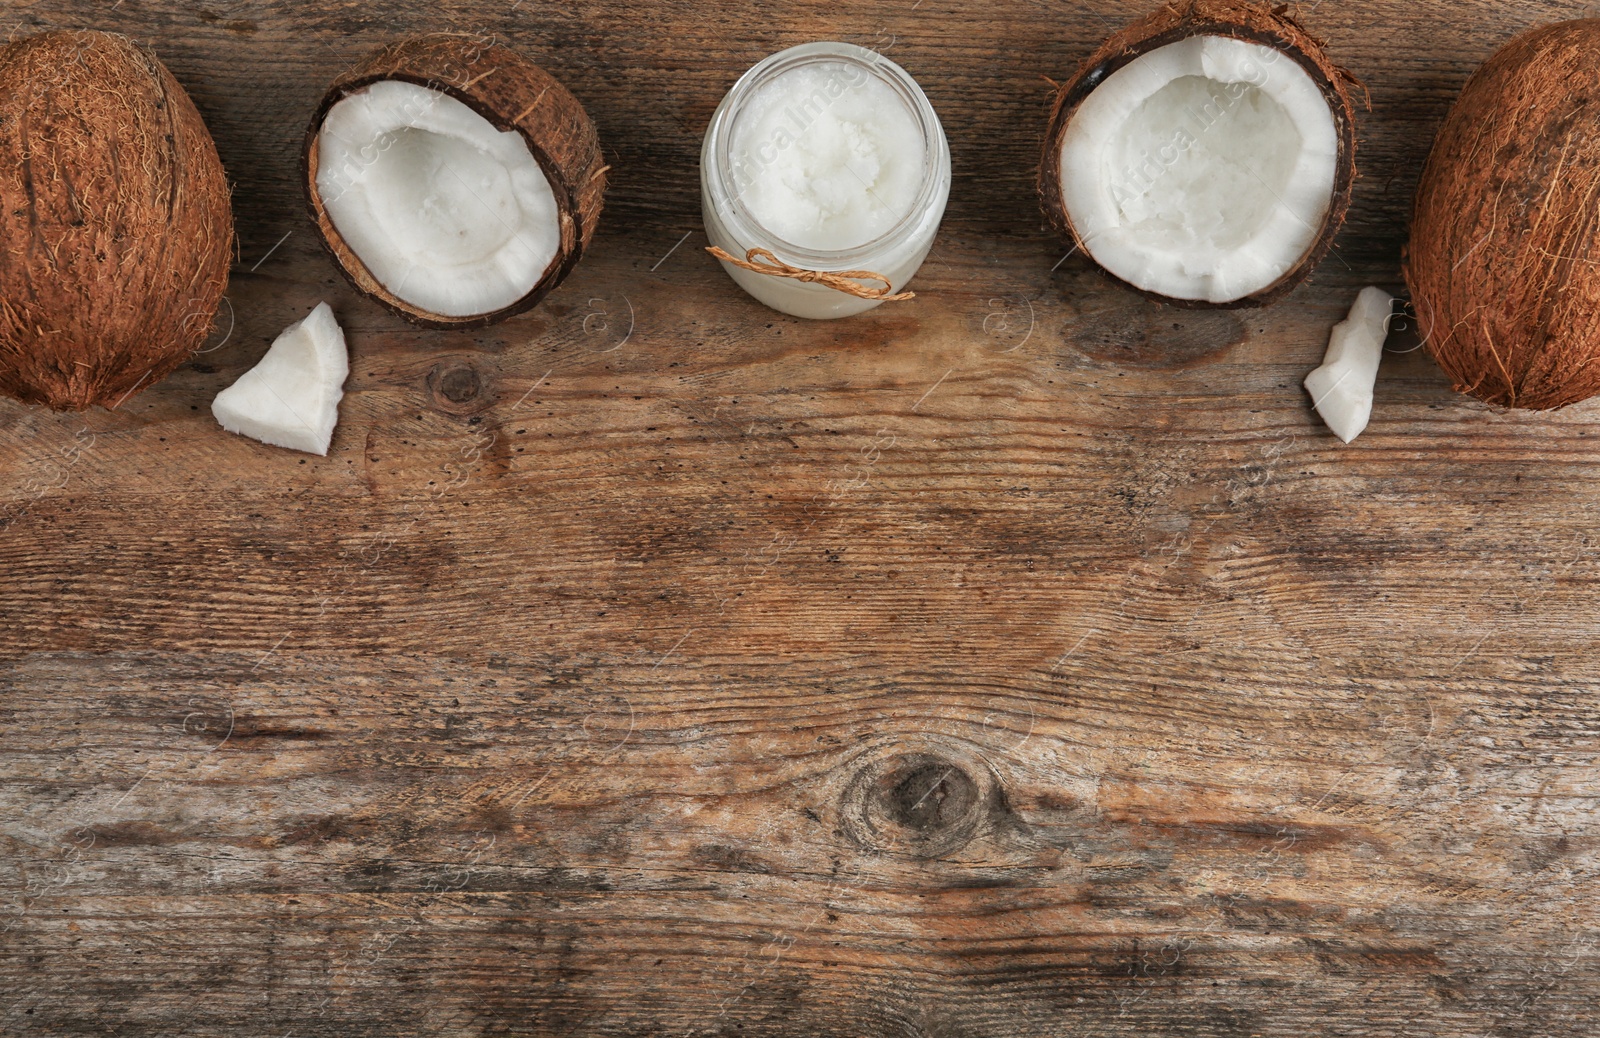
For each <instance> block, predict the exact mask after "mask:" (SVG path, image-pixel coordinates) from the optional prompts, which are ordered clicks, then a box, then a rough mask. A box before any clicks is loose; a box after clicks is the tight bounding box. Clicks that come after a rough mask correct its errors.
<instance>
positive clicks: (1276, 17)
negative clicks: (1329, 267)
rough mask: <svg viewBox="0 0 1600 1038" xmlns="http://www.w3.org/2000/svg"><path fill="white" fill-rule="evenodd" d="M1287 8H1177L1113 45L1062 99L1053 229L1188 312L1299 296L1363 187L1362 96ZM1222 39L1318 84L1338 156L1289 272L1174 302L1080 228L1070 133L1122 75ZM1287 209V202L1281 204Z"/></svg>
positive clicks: (1046, 157)
mask: <svg viewBox="0 0 1600 1038" xmlns="http://www.w3.org/2000/svg"><path fill="white" fill-rule="evenodd" d="M1286 11H1287V8H1286V7H1276V8H1274V7H1271V6H1268V5H1266V4H1262V3H1250V2H1245V0H1174V2H1170V3H1167V4H1165V5H1164V6H1162V7H1161V8H1159V9H1158V10H1156V11H1155V12H1153V13H1152V14H1150V15H1148V16H1146V17H1145V18H1142V19H1140V20H1139V21H1137V22H1134V23H1133V24H1132V25H1129V26H1128V27H1127V28H1125V29H1123V30H1122V31H1121V32H1119V33H1117V34H1116V35H1115V36H1113V37H1111V38H1110V39H1109V40H1107V41H1106V42H1105V43H1104V44H1103V45H1102V46H1101V47H1100V48H1099V49H1098V50H1097V51H1095V52H1094V53H1093V54H1092V55H1090V57H1089V58H1088V59H1087V60H1086V61H1084V62H1083V64H1082V65H1080V66H1079V67H1078V70H1077V72H1076V73H1074V75H1073V76H1072V78H1071V79H1069V80H1068V81H1067V83H1066V84H1065V85H1063V86H1062V87H1060V89H1059V90H1058V91H1057V93H1056V99H1055V107H1054V110H1053V111H1052V114H1051V117H1050V123H1049V128H1048V130H1047V132H1046V134H1045V141H1044V154H1043V157H1042V160H1041V162H1040V166H1039V178H1038V190H1039V198H1040V203H1041V205H1042V207H1043V209H1044V213H1045V216H1046V217H1047V218H1048V219H1049V221H1050V222H1051V224H1052V225H1053V226H1054V227H1055V228H1056V229H1057V230H1059V231H1060V232H1061V233H1062V234H1064V235H1066V236H1067V237H1068V238H1069V239H1070V240H1071V241H1072V243H1073V245H1074V247H1075V249H1074V251H1076V250H1078V249H1081V250H1083V252H1084V253H1085V254H1086V255H1087V256H1089V258H1090V259H1091V260H1095V261H1096V262H1097V263H1100V265H1101V267H1102V269H1103V270H1105V273H1106V274H1107V276H1109V277H1111V278H1112V279H1113V280H1116V281H1119V282H1121V283H1123V284H1125V285H1128V287H1131V288H1133V289H1134V290H1135V291H1138V292H1140V293H1141V294H1143V295H1145V296H1148V297H1151V298H1154V299H1158V300H1161V301H1162V302H1166V303H1171V304H1174V305H1178V306H1186V307H1215V308H1220V309H1240V308H1249V307H1259V306H1264V305H1266V304H1268V303H1270V302H1273V301H1275V300H1277V299H1278V298H1280V297H1281V296H1283V295H1285V294H1287V293H1288V292H1290V291H1292V290H1293V289H1294V288H1295V287H1296V286H1297V285H1299V284H1300V283H1301V282H1302V281H1304V280H1305V279H1306V278H1307V277H1309V276H1310V275H1311V273H1312V272H1313V271H1314V270H1315V269H1316V267H1317V264H1318V263H1320V262H1321V260H1322V259H1323V258H1324V257H1325V256H1326V255H1327V254H1328V251H1329V249H1331V248H1332V247H1333V242H1334V238H1335V236H1336V235H1337V234H1338V231H1339V228H1340V227H1341V226H1343V224H1344V219H1345V215H1346V213H1347V212H1348V210H1349V208H1350V195H1351V191H1352V189H1353V187H1354V184H1355V180H1356V166H1355V153H1356V117H1355V104H1354V101H1353V100H1352V97H1351V89H1352V88H1355V89H1358V90H1359V89H1360V84H1359V83H1357V81H1356V79H1355V77H1354V76H1352V75H1351V74H1350V73H1349V72H1348V71H1346V70H1345V69H1343V68H1341V67H1340V66H1338V65H1336V64H1335V63H1334V62H1333V61H1332V60H1330V59H1329V57H1328V55H1327V53H1326V52H1325V51H1324V49H1323V45H1322V43H1321V42H1320V41H1319V40H1317V39H1316V38H1314V37H1313V36H1312V35H1311V34H1310V33H1308V32H1307V31H1306V30H1305V29H1304V28H1302V27H1301V25H1300V24H1299V23H1298V22H1296V21H1295V20H1294V19H1293V18H1292V17H1290V16H1289V15H1288V14H1287V13H1286ZM1201 36H1221V37H1226V38H1228V39H1231V40H1240V41H1245V42H1248V43H1254V44H1260V45H1262V46H1265V47H1268V48H1271V49H1272V50H1273V51H1275V52H1277V53H1278V54H1280V55H1282V56H1283V57H1287V58H1289V59H1290V60H1291V61H1293V62H1294V63H1295V64H1296V65H1297V66H1299V68H1301V69H1302V70H1304V72H1305V73H1306V75H1307V76H1308V77H1309V78H1310V80H1311V82H1312V83H1313V84H1314V86H1315V89H1316V91H1317V92H1319V93H1320V95H1321V99H1322V101H1323V102H1324V103H1325V104H1326V105H1327V108H1328V112H1329V115H1330V116H1331V118H1332V123H1333V136H1334V138H1335V140H1336V149H1337V154H1336V155H1335V156H1334V157H1333V163H1334V169H1333V175H1332V176H1331V177H1330V178H1329V182H1330V191H1329V192H1328V194H1327V196H1326V198H1327V206H1326V211H1325V215H1324V216H1323V217H1322V218H1321V220H1320V221H1319V223H1318V225H1316V226H1314V227H1313V228H1312V232H1314V233H1311V234H1308V238H1309V244H1307V245H1306V246H1305V248H1304V250H1303V252H1299V253H1296V254H1294V255H1293V256H1290V257H1289V258H1288V262H1287V263H1285V264H1283V266H1284V268H1285V269H1284V272H1283V273H1282V274H1281V275H1280V276H1278V277H1276V278H1275V279H1273V280H1271V282H1270V283H1269V284H1267V285H1265V287H1262V288H1259V289H1257V290H1254V291H1250V292H1248V293H1246V294H1244V295H1242V296H1239V297H1237V298H1232V299H1224V300H1209V299H1201V298H1184V297H1175V296H1173V295H1170V294H1166V293H1163V292H1161V291H1155V290H1152V289H1149V288H1144V287H1141V286H1139V285H1135V284H1131V283H1130V282H1129V281H1127V280H1126V279H1125V278H1123V277H1119V276H1118V275H1116V274H1114V273H1112V272H1111V271H1110V270H1106V269H1105V265H1104V263H1103V262H1101V261H1100V260H1099V259H1098V258H1097V257H1096V256H1095V251H1094V248H1093V247H1092V246H1093V242H1091V241H1090V240H1089V238H1090V236H1088V235H1086V234H1084V233H1083V231H1082V229H1080V228H1079V227H1077V226H1075V225H1074V221H1073V219H1072V217H1071V216H1070V215H1069V206H1068V204H1067V200H1066V199H1065V198H1064V197H1063V187H1062V174H1063V164H1062V149H1063V143H1064V142H1065V141H1066V139H1067V135H1068V130H1069V127H1070V126H1071V125H1072V123H1073V119H1074V117H1075V116H1076V115H1078V113H1079V111H1080V109H1081V108H1082V107H1083V105H1084V103H1085V101H1087V100H1088V99H1089V97H1090V95H1092V94H1093V93H1094V92H1095V91H1096V90H1097V89H1100V88H1101V87H1102V86H1103V85H1104V84H1105V83H1106V81H1107V80H1108V79H1110V78H1111V77H1112V76H1113V75H1114V74H1115V73H1117V72H1119V71H1121V70H1122V69H1124V68H1125V67H1127V66H1129V65H1131V64H1132V63H1134V62H1135V61H1136V60H1138V59H1140V58H1143V57H1145V56H1147V55H1150V54H1151V53H1152V52H1154V51H1157V50H1160V49H1162V48H1165V47H1169V46H1170V45H1173V44H1176V43H1180V42H1183V41H1185V40H1189V39H1191V38H1193V37H1201ZM1280 201H1281V200H1280Z"/></svg>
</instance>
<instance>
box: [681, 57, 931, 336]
mask: <svg viewBox="0 0 1600 1038" xmlns="http://www.w3.org/2000/svg"><path fill="white" fill-rule="evenodd" d="M701 183H702V189H703V199H704V206H705V219H706V231H707V234H708V236H709V237H710V240H711V243H712V244H713V245H715V246H717V247H718V248H721V249H723V250H724V251H726V252H727V253H728V254H730V255H732V256H734V257H737V258H741V259H743V258H745V257H746V256H747V255H748V252H749V250H750V249H752V248H760V249H766V250H768V251H770V252H771V253H772V254H773V255H774V256H775V257H777V262H779V263H782V264H785V265H787V266H788V267H790V268H793V269H797V270H805V271H824V272H838V271H850V270H855V271H860V270H870V271H872V272H874V273H877V274H881V275H883V278H884V279H885V281H887V282H888V286H887V289H886V291H885V292H884V294H892V293H897V292H899V291H901V289H902V288H904V286H905V284H906V283H907V282H908V281H910V280H911V277H912V275H913V274H915V273H916V271H917V268H918V267H920V266H921V265H922V261H923V259H924V258H925V257H926V256H927V253H928V249H929V248H930V247H931V245H932V243H933V236H934V234H935V232H936V231H937V230H938V226H939V221H940V219H941V218H942V217H943V214H944V205H945V200H946V199H947V197H948V195H949V190H950V155H949V147H948V145H947V143H946V141H945V137H944V131H943V129H942V127H941V126H940V125H939V120H938V117H937V115H935V114H934V112H933V109H932V106H931V105H929V104H928V100H927V98H926V96H924V95H923V93H922V91H921V89H920V88H918V87H917V85H916V83H915V81H913V80H912V79H911V77H910V76H908V75H907V74H906V73H905V71H904V70H903V69H901V68H900V67H899V66H898V65H895V64H894V63H893V62H891V61H888V60H887V59H885V58H883V57H882V56H880V55H878V54H875V53H873V52H871V51H868V50H865V49H863V48H861V47H855V46H851V45H849V44H840V43H814V44H806V45H804V46H801V47H795V48H791V49H790V50H787V51H783V52H782V53H779V54H775V55H773V56H772V57H770V58H768V59H766V60H765V61H763V62H761V63H760V64H758V65H757V66H755V68H753V69H751V70H750V71H749V72H748V73H746V74H745V76H744V77H743V78H742V79H740V81H739V82H738V83H737V84H735V86H734V88H733V89H732V90H731V91H729V93H728V96H727V97H726V98H724V99H723V102H722V105H721V107H720V108H718V110H717V114H716V115H715V116H714V117H713V118H712V122H711V127H710V129H709V130H708V131H707V133H706V142H705V147H704V149H703V151H702V156H701ZM723 265H724V267H725V268H726V269H727V270H728V272H729V274H730V275H732V276H733V278H734V280H735V281H736V282H738V284H739V285H740V286H741V287H743V288H744V289H745V290H746V291H747V292H749V293H750V294H751V295H753V296H755V297H756V298H757V299H759V300H761V301H762V302H763V303H766V304H767V305H768V306H771V307H773V308H774V309H777V310H781V311H783V312H785V313H789V314H794V315H795V316H799V317H819V318H827V317H844V316H848V315H850V314H856V313H860V312H862V311H864V310H867V309H870V308H871V307H873V306H876V305H878V303H879V302H880V301H881V300H879V299H875V298H862V297H860V296H858V295H854V294H851V293H849V292H846V291H841V290H840V289H838V288H835V287H828V286H826V285H821V284H815V283H807V282H805V281H802V280H798V279H794V278H783V277H776V276H773V275H771V274H764V273H758V272H755V271H750V270H746V269H743V268H741V267H739V266H737V265H735V264H731V263H726V262H724V264H723ZM858 280H859V283H860V284H861V285H862V286H863V287H865V288H869V289H874V288H882V287H883V283H882V282H873V281H870V280H862V279H858Z"/></svg>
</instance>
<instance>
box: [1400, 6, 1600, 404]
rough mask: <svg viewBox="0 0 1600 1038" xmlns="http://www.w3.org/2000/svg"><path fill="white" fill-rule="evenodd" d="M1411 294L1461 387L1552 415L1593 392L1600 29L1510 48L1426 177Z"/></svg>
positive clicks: (1566, 30) (1409, 264) (1467, 103)
mask: <svg viewBox="0 0 1600 1038" xmlns="http://www.w3.org/2000/svg"><path fill="white" fill-rule="evenodd" d="M1405 277H1406V284H1407V286H1408V287H1409V288H1410V290H1411V298H1412V303H1413V305H1414V306H1415V308H1416V312H1417V320H1418V325H1419V328H1420V330H1421V332H1422V334H1423V335H1424V336H1425V338H1424V342H1425V343H1426V345H1427V349H1428V352H1429V353H1430V354H1432V355H1433V358H1434V359H1435V360H1437V361H1438V362H1439V366H1440V367H1441V368H1443V369H1444V370H1445V373H1446V374H1448V375H1449V376H1450V379H1451V381H1452V382H1453V383H1454V384H1455V387H1456V388H1457V389H1458V390H1460V391H1461V392H1463V393H1470V394H1471V395H1473V396H1475V397H1478V398H1479V399H1481V400H1484V401H1487V402H1488V403H1491V404H1496V405H1500V406H1503V407H1521V408H1530V409H1534V410H1549V409H1552V408H1558V407H1565V406H1567V405H1569V404H1574V403H1577V402H1578V401H1580V400H1585V399H1587V398H1589V397H1591V396H1594V395H1595V394H1596V393H1597V392H1600V20H1593V19H1589V20H1583V21H1574V22H1564V23H1561V24H1558V25H1551V26H1547V27H1545V28H1542V29H1536V30H1534V31H1532V32H1529V33H1526V34H1524V35H1522V36H1519V37H1517V38H1516V39H1514V40H1512V41H1511V42H1510V43H1509V44H1507V45H1506V46H1505V47H1504V48H1503V49H1502V50H1500V51H1499V52H1498V53H1497V54H1495V55H1494V56H1493V57H1492V58H1490V59H1489V61H1488V62H1487V63H1485V64H1484V66H1483V67H1482V68H1480V69H1479V70H1478V71H1477V72H1476V73H1475V74H1474V75H1473V76H1472V78H1471V79H1470V80H1468V82H1467V85H1466V87H1465V88H1464V89H1463V90H1462V92H1461V96H1460V97H1459V98H1458V99H1457V100H1456V103H1455V106H1454V107H1453V108H1452V109H1451V111H1450V114H1449V116H1448V117H1447V118H1446V119H1445V122H1444V125H1443V126H1442V127H1441V128H1440V130H1439V134H1438V137H1437V138H1436V139H1435V141H1434V145H1433V152H1432V154H1431V155H1430V156H1429V157H1428V162H1427V165H1426V166H1425V167H1424V169H1423V173H1422V181H1421V184H1420V186H1419V188H1418V191H1417V199H1416V210H1415V215H1414V216H1413V218H1412V224H1411V239H1410V244H1409V245H1408V246H1407V249H1406V263H1405Z"/></svg>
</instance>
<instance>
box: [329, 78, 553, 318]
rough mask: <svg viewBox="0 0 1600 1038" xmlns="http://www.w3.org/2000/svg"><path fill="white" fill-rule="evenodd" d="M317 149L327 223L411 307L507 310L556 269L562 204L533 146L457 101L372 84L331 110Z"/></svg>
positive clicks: (446, 311)
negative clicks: (547, 273) (332, 226)
mask: <svg viewBox="0 0 1600 1038" xmlns="http://www.w3.org/2000/svg"><path fill="white" fill-rule="evenodd" d="M317 148H318V150H319V154H318V163H317V177H316V185H317V190H318V192H319V193H320V195H321V201H322V205H323V206H324V207H325V210H326V212H327V214H328V217H329V219H330V220H332V222H333V225H334V227H335V228H336V229H337V230H338V233H339V235H340V236H341V237H342V238H343V239H344V242H345V244H347V245H348V246H349V248H350V249H351V250H352V251H353V252H354V253H355V255H356V257H357V258H358V259H359V260H360V261H361V263H362V264H363V265H365V266H366V268H367V270H368V271H370V272H371V274H372V276H373V277H374V278H376V279H377V280H378V282H379V283H381V284H382V285H383V287H384V288H386V289H387V290H388V291H389V292H391V293H393V294H394V295H395V296H397V297H398V298H400V299H401V300H403V301H404V302H406V303H408V304H410V305H411V306H413V307H416V308H418V309H420V310H423V311H427V312H429V313H433V314H440V315H443V316H446V317H471V316H475V315H478V314H487V313H492V312H494V311H498V310H502V309H504V308H506V307H509V306H511V305H513V304H515V303H517V302H518V301H519V300H522V299H523V298H525V297H526V296H528V295H529V293H531V292H532V291H533V290H534V287H535V286H537V285H538V283H539V281H540V279H541V278H543V277H544V275H545V272H546V271H547V270H549V269H550V267H551V265H552V264H553V263H554V262H555V260H556V256H557V253H558V252H559V251H560V248H561V218H560V215H559V213H558V209H557V205H556V197H555V193H554V191H553V190H552V189H551V187H550V180H549V178H548V177H547V176H546V175H545V173H544V170H543V169H541V168H540V166H539V162H538V160H537V159H536V158H534V155H533V153H532V151H530V150H529V148H528V143H527V141H526V140H525V139H524V138H523V136H522V135H521V134H520V133H518V132H516V131H515V130H507V131H500V130H497V129H495V128H494V126H493V125H492V124H490V122H489V120H487V119H485V118H484V117H483V116H481V115H479V114H478V113H477V112H475V111H473V110H472V109H471V108H469V107H467V106H466V105H465V104H463V103H462V102H461V101H459V100H457V99H456V98H454V97H451V96H449V95H448V94H445V93H442V92H440V91H438V90H433V89H430V88H428V87H425V86H419V85H417V84H415V83H408V82H403V81H401V80H382V81H379V82H376V83H371V84H369V85H367V86H365V87H362V88H360V89H358V90H355V91H353V92H352V93H350V94H348V95H347V96H345V98H344V99H343V100H341V101H339V102H338V103H337V104H335V105H334V106H333V107H332V108H331V109H330V110H329V111H328V114H327V117H326V119H324V121H323V123H322V127H321V131H320V133H319V135H318V139H317Z"/></svg>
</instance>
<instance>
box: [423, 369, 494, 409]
mask: <svg viewBox="0 0 1600 1038" xmlns="http://www.w3.org/2000/svg"><path fill="white" fill-rule="evenodd" d="M485 386H486V380H485V378H484V376H483V374H482V372H480V371H479V370H478V369H477V368H476V367H474V366H473V365H472V364H471V363H469V362H466V361H462V360H447V361H442V362H440V363H438V364H436V365H434V367H433V369H432V370H431V371H429V372H428V392H429V395H431V396H432V397H433V399H434V402H435V403H436V404H437V405H438V406H439V407H441V408H442V409H444V410H446V411H451V412H462V411H470V410H473V409H474V405H475V404H477V403H479V402H480V400H481V398H483V397H484V389H485Z"/></svg>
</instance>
